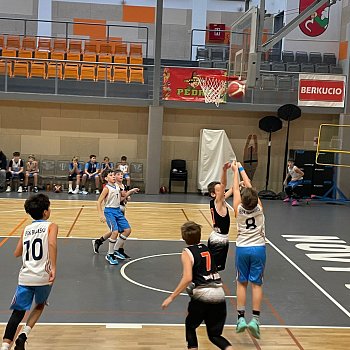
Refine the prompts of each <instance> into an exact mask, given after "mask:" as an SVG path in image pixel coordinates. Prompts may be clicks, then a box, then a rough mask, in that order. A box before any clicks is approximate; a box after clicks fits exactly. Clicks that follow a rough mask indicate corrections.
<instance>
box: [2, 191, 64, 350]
mask: <svg viewBox="0 0 350 350" xmlns="http://www.w3.org/2000/svg"><path fill="white" fill-rule="evenodd" d="M24 208H25V211H26V213H28V214H29V215H30V216H31V217H32V218H33V219H34V221H33V222H32V223H31V224H30V225H28V226H27V227H26V228H25V229H24V230H23V233H22V235H21V238H20V240H19V242H18V244H17V247H16V250H15V252H14V255H15V256H16V257H19V256H22V268H21V270H20V272H19V277H18V286H17V289H16V293H15V295H14V297H13V300H12V304H11V309H12V310H13V312H12V315H11V317H10V319H9V321H8V323H7V326H6V329H5V334H4V337H3V342H2V345H1V350H8V349H10V346H11V344H12V342H13V340H14V337H15V334H16V332H17V328H18V326H19V324H20V323H21V322H22V320H23V318H24V316H25V313H26V311H28V310H30V308H31V306H32V303H33V300H34V301H35V306H34V308H33V309H32V311H31V312H30V314H29V316H28V320H27V323H26V325H25V326H24V327H23V329H22V332H21V333H20V334H19V336H18V338H17V339H16V341H15V350H24V349H25V342H26V340H27V337H28V335H29V333H30V331H31V329H32V328H33V327H34V325H35V324H36V322H37V321H38V319H39V317H40V316H41V314H42V312H43V310H44V307H45V305H46V303H47V299H48V297H49V295H50V292H51V288H52V284H53V282H54V280H55V277H56V257H57V234H58V227H57V225H56V224H54V223H52V222H49V221H47V220H48V218H49V217H50V213H51V211H50V201H49V198H48V197H47V196H46V195H45V194H38V195H34V196H32V197H30V198H29V199H27V200H26V202H25V204H24Z"/></svg>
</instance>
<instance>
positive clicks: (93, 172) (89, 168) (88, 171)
mask: <svg viewBox="0 0 350 350" xmlns="http://www.w3.org/2000/svg"><path fill="white" fill-rule="evenodd" d="M99 173H100V163H99V162H97V161H96V155H95V154H91V155H90V160H89V161H88V162H86V164H85V169H84V174H83V179H82V189H81V193H82V194H88V192H87V191H86V189H85V184H86V180H88V179H95V186H96V189H95V193H96V194H100V191H99V189H98V188H99V186H100V177H99Z"/></svg>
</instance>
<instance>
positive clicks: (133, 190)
mask: <svg viewBox="0 0 350 350" xmlns="http://www.w3.org/2000/svg"><path fill="white" fill-rule="evenodd" d="M131 191H132V193H138V192H140V189H139V188H137V187H135V188H133V189H132V190H131Z"/></svg>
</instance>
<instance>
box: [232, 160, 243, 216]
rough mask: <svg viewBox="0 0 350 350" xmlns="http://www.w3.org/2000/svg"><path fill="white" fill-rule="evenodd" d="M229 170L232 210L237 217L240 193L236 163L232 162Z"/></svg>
mask: <svg viewBox="0 0 350 350" xmlns="http://www.w3.org/2000/svg"><path fill="white" fill-rule="evenodd" d="M231 168H232V170H233V208H234V210H235V216H237V208H238V206H239V204H241V192H240V190H239V175H238V167H237V163H236V161H234V162H232V165H231Z"/></svg>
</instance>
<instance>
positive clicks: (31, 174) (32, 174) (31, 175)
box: [28, 173, 38, 177]
mask: <svg viewBox="0 0 350 350" xmlns="http://www.w3.org/2000/svg"><path fill="white" fill-rule="evenodd" d="M34 175H38V173H28V176H29V177H33V176H34Z"/></svg>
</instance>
